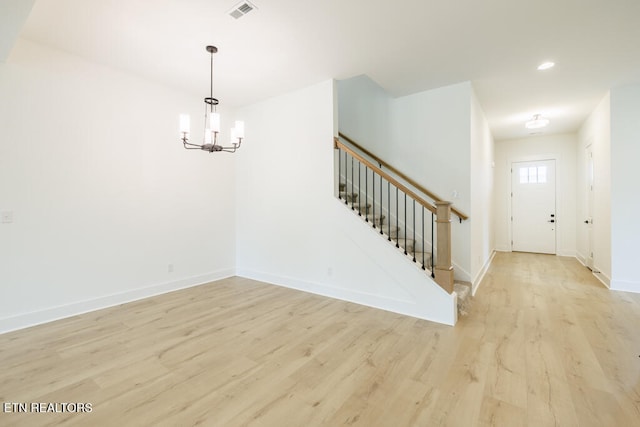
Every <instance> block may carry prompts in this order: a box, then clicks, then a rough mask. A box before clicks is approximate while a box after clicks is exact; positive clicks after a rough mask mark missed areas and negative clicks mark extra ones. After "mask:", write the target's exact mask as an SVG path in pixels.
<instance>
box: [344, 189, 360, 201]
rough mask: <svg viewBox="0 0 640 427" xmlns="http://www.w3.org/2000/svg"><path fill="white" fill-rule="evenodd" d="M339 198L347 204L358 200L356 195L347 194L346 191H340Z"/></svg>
mask: <svg viewBox="0 0 640 427" xmlns="http://www.w3.org/2000/svg"><path fill="white" fill-rule="evenodd" d="M340 198H341V199H342V200H346V201H348V202H351V201H356V200H358V193H348V192H346V191H340Z"/></svg>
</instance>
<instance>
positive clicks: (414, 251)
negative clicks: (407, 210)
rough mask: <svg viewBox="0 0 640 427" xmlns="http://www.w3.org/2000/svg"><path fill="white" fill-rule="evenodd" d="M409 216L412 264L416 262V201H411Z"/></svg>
mask: <svg viewBox="0 0 640 427" xmlns="http://www.w3.org/2000/svg"><path fill="white" fill-rule="evenodd" d="M411 216H412V217H413V262H416V199H413V211H412V212H411Z"/></svg>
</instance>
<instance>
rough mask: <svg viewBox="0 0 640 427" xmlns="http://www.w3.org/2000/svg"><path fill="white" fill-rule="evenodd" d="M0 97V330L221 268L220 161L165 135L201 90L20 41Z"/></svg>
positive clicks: (224, 238)
mask: <svg viewBox="0 0 640 427" xmlns="http://www.w3.org/2000/svg"><path fill="white" fill-rule="evenodd" d="M0 100H1V102H0V133H1V134H2V137H1V138H0V211H3V212H12V213H13V222H12V223H10V224H8V223H3V224H0V283H1V284H2V292H3V297H2V298H1V299H0V331H2V330H10V329H15V328H19V327H24V326H27V325H29V324H33V323H39V322H43V321H48V320H52V319H55V318H58V317H63V316H67V315H71V314H76V313H78V312H82V311H86V310H90V309H96V308H100V307H104V306H107V305H112V304H117V303H121V302H124V301H127V300H131V299H135V298H140V297H144V296H147V295H151V294H154V293H158V292H163V291H166V290H170V289H176V288H179V287H184V286H190V285H194V284H198V283H203V282H207V281H210V280H213V279H216V278H220V277H224V276H229V275H232V274H233V273H234V265H235V239H234V237H235V235H234V228H235V227H234V224H235V209H234V206H235V200H234V186H233V177H234V171H235V165H234V158H233V157H232V156H227V155H224V154H222V155H210V154H208V153H204V152H200V151H186V150H184V149H183V148H182V145H181V144H180V142H179V140H178V132H177V127H178V124H177V121H178V114H179V113H181V112H190V113H191V114H192V117H193V116H196V117H198V116H200V113H201V103H202V102H201V97H199V96H197V95H195V94H194V95H191V94H189V95H187V94H184V93H181V92H179V91H177V90H172V89H170V88H167V87H162V86H159V85H156V84H154V83H151V82H149V81H145V80H142V79H140V78H137V77H134V76H131V75H127V74H124V73H121V72H118V71H115V70H112V69H108V68H105V67H102V66H98V65H95V64H91V63H87V62H85V61H83V60H81V59H79V58H77V57H74V56H70V55H67V54H64V53H61V52H58V51H54V50H50V49H47V48H44V47H42V46H39V45H36V44H33V43H30V42H27V41H20V42H19V43H18V45H17V46H16V47H15V48H14V50H13V53H12V56H11V57H10V58H9V61H8V62H7V63H4V64H0ZM198 128H199V127H198V126H197V124H194V129H198ZM249 144H250V143H249V142H247V145H249ZM169 264H172V265H173V270H174V271H173V272H171V273H170V272H169Z"/></svg>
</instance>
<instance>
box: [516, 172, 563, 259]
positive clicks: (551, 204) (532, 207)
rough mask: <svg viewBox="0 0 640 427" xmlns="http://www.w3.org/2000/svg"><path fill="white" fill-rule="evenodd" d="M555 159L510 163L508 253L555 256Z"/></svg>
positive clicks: (556, 219)
mask: <svg viewBox="0 0 640 427" xmlns="http://www.w3.org/2000/svg"><path fill="white" fill-rule="evenodd" d="M555 164H556V162H555V160H536V161H527V162H513V163H512V164H511V250H513V251H517V252H535V253H544V254H555V253H556V228H557V227H556V224H557V221H558V218H557V217H556V170H555V169H556V167H555Z"/></svg>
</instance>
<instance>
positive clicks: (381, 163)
mask: <svg viewBox="0 0 640 427" xmlns="http://www.w3.org/2000/svg"><path fill="white" fill-rule="evenodd" d="M338 135H339V137H340V138H342V139H344V140H345V141H347V142H349V144H351V145H353V146H354V147H356V148H357V149H358V150H360V151H361V152H362V153H364V154H365V155H366V156H368V157H370V158H372V159H373V160H374V161H375V162H376V163H377V164H378V165H379V167H376V166H374V165H373V164H372V163H371V162H370V161H369V160H367V159H365V158H364V157H362V156H361V155H359V154H358V153H356V152H355V151H354V150H352V149H351V148H350V147H348V146H347V145H345V144H343V143H342V142H340V139H339V138H338V137H334V141H335V144H336V148H337V147H338V146H340V147H342V148H343V149H345V150H347V151H349V153H351V154H352V155H354V157H356V158H358V159H359V160H360V161H363V162H365V163H368V164H369V165H370V167H373V168H374V169H377V170H379V172H380V173H382V167H385V168H387V169H389V170H390V171H391V172H393V173H394V174H395V175H397V176H399V177H400V178H402V179H403V180H404V181H405V182H407V183H408V184H409V185H411V186H412V187H414V188H416V189H418V190H419V191H420V192H421V193H423V194H425V195H426V196H427V197H429V198H430V199H431V200H433V201H434V202H440V201H443V200H444V199H442V198H441V197H440V196H438V195H436V194H435V193H433V192H432V191H430V190H428V189H426V188H424V187H423V186H422V185H420V184H418V183H417V182H415V181H414V180H413V179H411V178H409V177H408V176H407V175H405V174H404V173H402V172H400V171H399V170H398V169H396V168H395V167H393V166H392V165H390V164H389V163H387V162H385V161H384V160H382V159H381V158H380V157H378V156H376V155H375V154H373V153H372V152H371V151H369V150H367V149H366V148H364V147H362V146H361V145H360V144H358V143H357V142H355V141H354V140H353V139H351V138H349V137H348V136H346V135H345V134H343V133H342V132H338ZM384 177H385V179H387V180H390V181H391V182H392V183H393V184H394V185H397V186H401V187H399V188H404V189H406V190H407V191H408V193H407V194H411V195H412V197H414V198H415V199H416V201H418V202H420V201H422V202H424V203H425V204H422V203H421V204H422V205H423V206H424V207H425V208H427V209H429V210H430V211H431V212H433V213H435V207H434V206H433V204H431V203H429V202H427V201H425V200H424V199H423V198H422V197H420V196H418V195H417V194H416V193H414V192H412V191H411V190H409V189H408V188H407V187H406V186H404V185H402V184H401V183H400V182H399V181H398V180H397V179H395V178H394V177H391V176H390V175H389V174H385V175H384ZM404 189H403V191H405V190H404ZM427 205H428V206H430V207H427ZM431 208H433V210H432V209H431ZM451 212H452V213H453V214H455V215H456V216H457V217H458V218H460V222H462V221H466V220H467V219H469V216H468V215H467V214H465V213H464V212H461V211H459V210H458V209H456V208H455V207H454V206H451Z"/></svg>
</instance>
